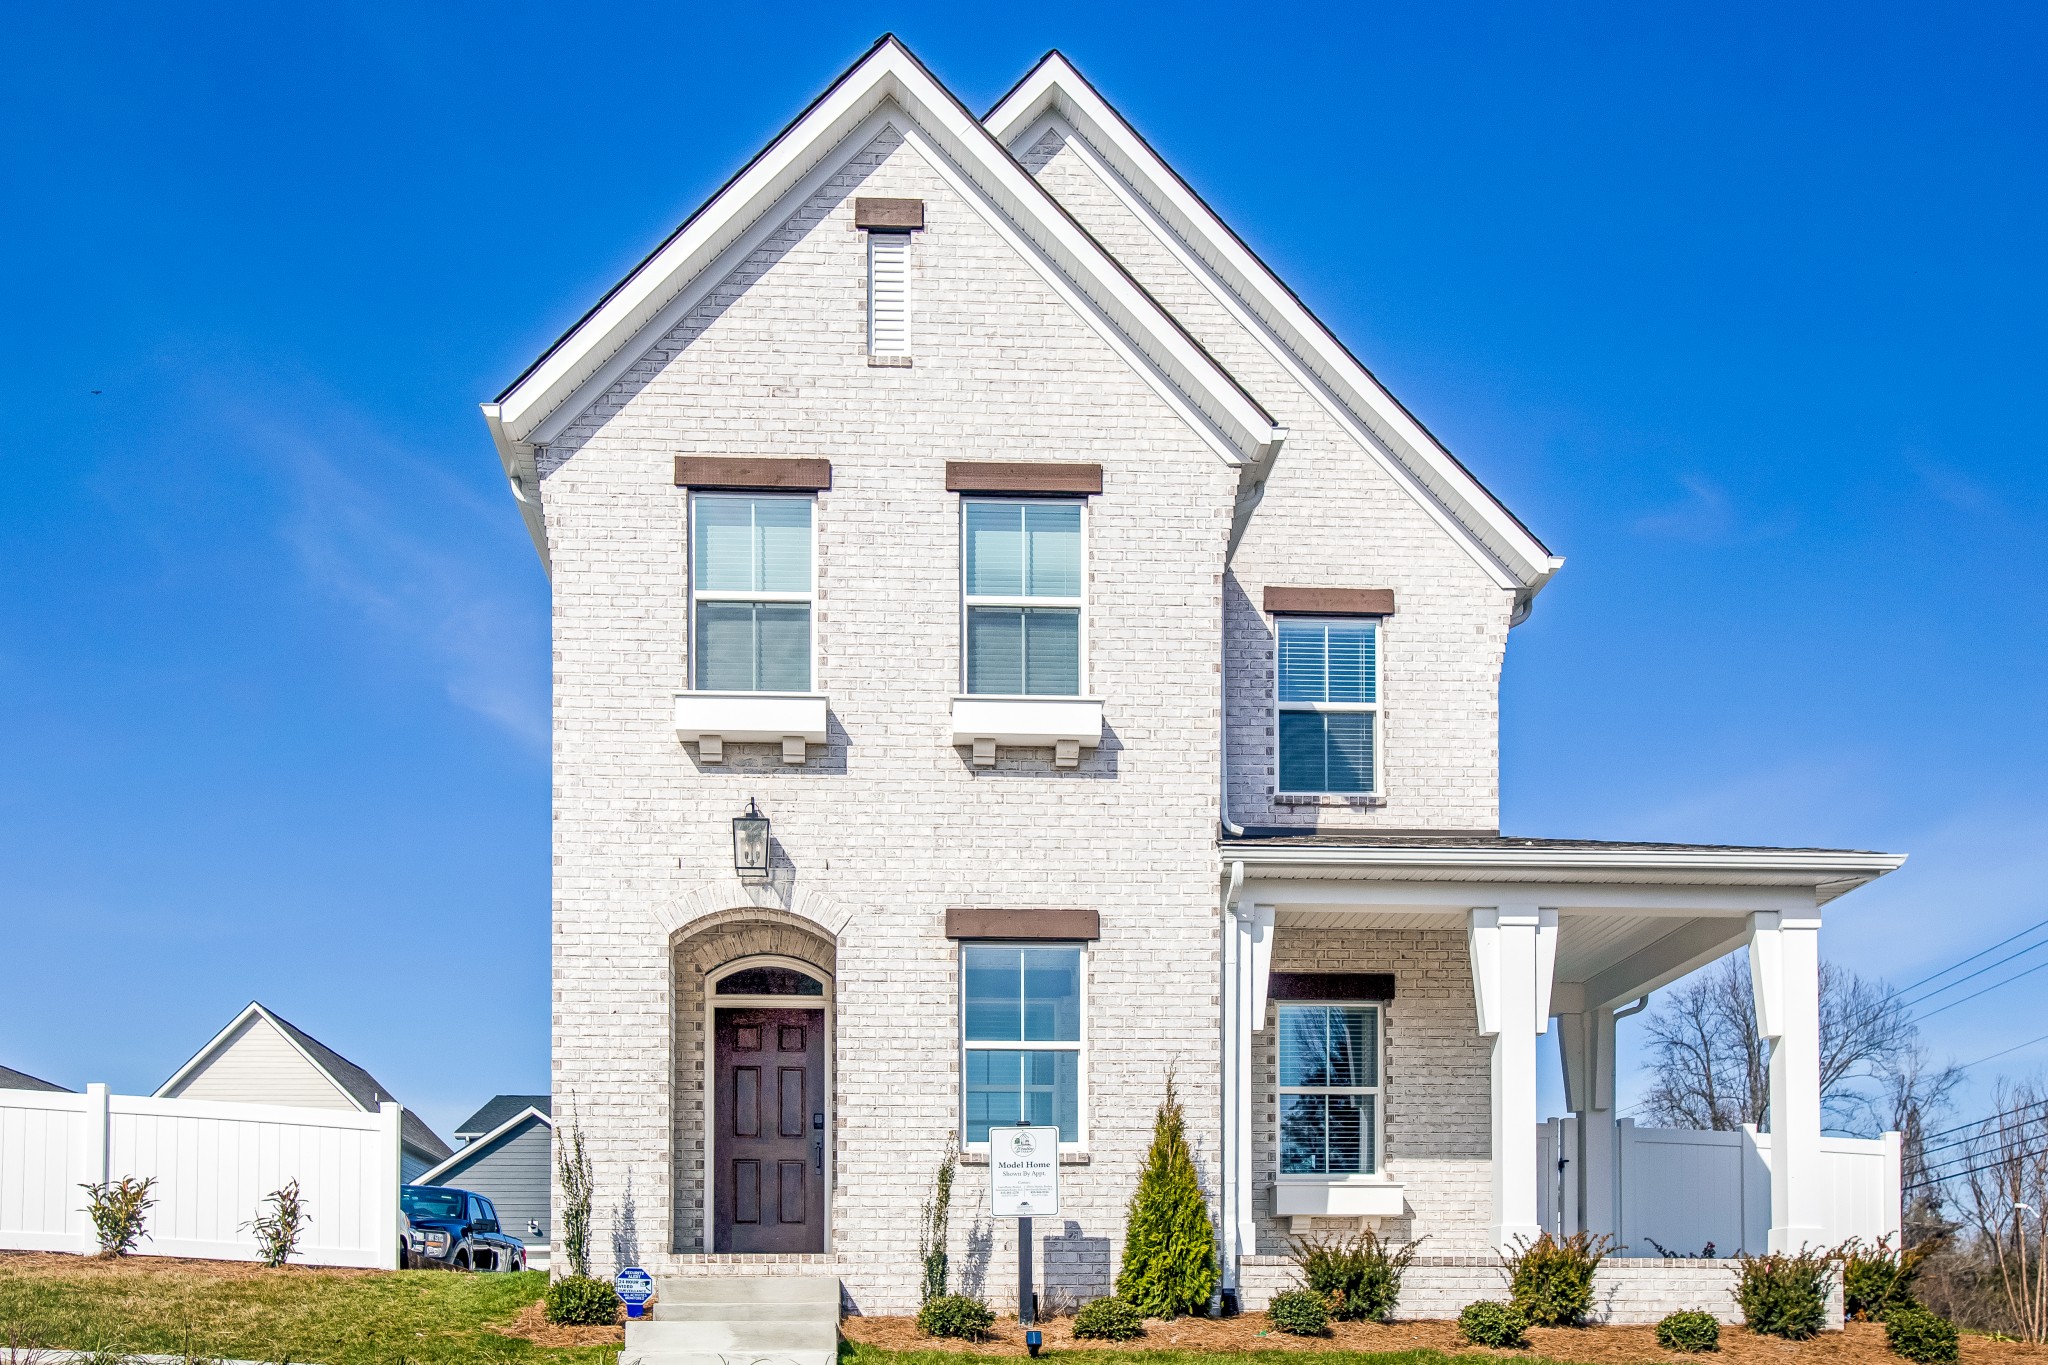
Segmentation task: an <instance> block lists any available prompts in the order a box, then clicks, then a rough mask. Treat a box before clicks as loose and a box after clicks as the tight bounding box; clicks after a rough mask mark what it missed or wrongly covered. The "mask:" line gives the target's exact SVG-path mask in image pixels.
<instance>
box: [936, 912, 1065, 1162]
mask: <svg viewBox="0 0 2048 1365" xmlns="http://www.w3.org/2000/svg"><path fill="white" fill-rule="evenodd" d="M1081 954H1082V949H1081V946H1080V945H1079V944H1059V945H1046V946H1028V947H1027V946H1012V945H1008V944H994V943H970V944H965V945H963V946H962V947H961V949H960V1025H961V1027H960V1037H961V1040H962V1047H963V1052H962V1057H961V1067H960V1072H961V1082H962V1083H961V1087H960V1090H961V1108H962V1110H963V1111H964V1112H963V1115H962V1122H961V1132H962V1133H963V1134H964V1136H965V1139H966V1141H968V1142H971V1143H972V1142H987V1141H988V1130H989V1129H990V1128H991V1127H997V1128H1001V1127H1006V1126H1008V1125H1010V1124H1014V1123H1017V1122H1018V1121H1020V1120H1023V1121H1027V1122H1029V1123H1032V1124H1034V1125H1038V1124H1042V1125H1044V1126H1046V1127H1057V1128H1058V1129H1059V1135H1060V1136H1059V1140H1060V1141H1061V1142H1063V1143H1078V1142H1080V1141H1082V1127H1081V1045H1082V1044H1081Z"/></svg>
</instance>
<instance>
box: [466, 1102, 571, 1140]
mask: <svg viewBox="0 0 2048 1365" xmlns="http://www.w3.org/2000/svg"><path fill="white" fill-rule="evenodd" d="M528 1109H538V1110H539V1111H540V1112H541V1113H543V1114H552V1113H553V1112H554V1096H552V1095H493V1096H492V1097H491V1098H490V1099H488V1100H486V1101H484V1107H483V1108H481V1109H479V1110H477V1111H476V1112H475V1113H474V1114H471V1115H470V1116H469V1117H468V1118H466V1119H464V1120H463V1121H462V1122H461V1123H459V1124H457V1125H456V1126H455V1136H457V1137H459V1138H477V1137H482V1136H483V1135H484V1134H485V1133H488V1132H490V1131H491V1130H492V1129H493V1128H496V1127H497V1126H498V1125H499V1124H501V1123H503V1122H504V1121H505V1120H506V1119H508V1118H510V1117H512V1116H513V1115H514V1114H519V1113H524V1112H525V1111H526V1110H528Z"/></svg>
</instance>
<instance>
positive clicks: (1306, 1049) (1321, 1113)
mask: <svg viewBox="0 0 2048 1365" xmlns="http://www.w3.org/2000/svg"><path fill="white" fill-rule="evenodd" d="M1278 1046H1279V1049H1280V1174H1281V1175H1284V1176H1286V1175H1333V1176H1342V1175H1373V1174H1376V1173H1377V1172H1378V1170H1379V1158H1380V1142H1379V1130H1380V1010H1379V1006H1377V1005H1331V1004H1323V1003H1321V1002H1317V1003H1314V1004H1283V1005H1281V1006H1280V1029H1279V1034H1278Z"/></svg>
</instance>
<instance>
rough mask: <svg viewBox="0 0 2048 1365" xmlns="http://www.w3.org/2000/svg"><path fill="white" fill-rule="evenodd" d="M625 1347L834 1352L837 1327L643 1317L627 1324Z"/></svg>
mask: <svg viewBox="0 0 2048 1365" xmlns="http://www.w3.org/2000/svg"><path fill="white" fill-rule="evenodd" d="M626 1344H627V1345H628V1346H638V1347H640V1348H641V1349H643V1350H646V1351H652V1352H659V1353H661V1354H664V1355H665V1354H668V1353H669V1352H674V1351H696V1352H700V1353H702V1352H709V1353H711V1354H714V1355H742V1354H744V1355H772V1354H775V1353H777V1352H782V1351H833V1350H837V1349H838V1348H839V1328H838V1325H837V1324H834V1323H819V1322H667V1321H663V1320H661V1319H659V1318H656V1319H655V1320H654V1321H652V1322H649V1321H648V1320H646V1319H645V1318H642V1319H640V1320H639V1321H637V1322H628V1323H627V1324H626Z"/></svg>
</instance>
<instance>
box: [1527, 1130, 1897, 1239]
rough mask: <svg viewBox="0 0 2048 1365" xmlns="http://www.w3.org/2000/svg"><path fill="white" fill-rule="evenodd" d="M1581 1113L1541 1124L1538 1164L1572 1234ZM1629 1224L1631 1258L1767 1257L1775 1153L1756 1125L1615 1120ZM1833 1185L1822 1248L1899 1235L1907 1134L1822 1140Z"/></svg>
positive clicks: (1548, 1201)
mask: <svg viewBox="0 0 2048 1365" xmlns="http://www.w3.org/2000/svg"><path fill="white" fill-rule="evenodd" d="M1577 1122H1578V1120H1576V1119H1573V1118H1563V1119H1552V1120H1551V1121H1550V1122H1549V1123H1546V1124H1543V1125H1541V1127H1540V1128H1539V1129H1538V1140H1537V1161H1538V1163H1539V1167H1538V1169H1539V1172H1540V1183H1539V1185H1538V1188H1539V1189H1540V1190H1541V1191H1542V1194H1543V1207H1542V1218H1543V1226H1544V1227H1546V1228H1551V1229H1559V1228H1562V1230H1564V1231H1566V1232H1570V1231H1573V1230H1575V1229H1576V1228H1577V1226H1578V1210H1577V1208H1576V1207H1575V1204H1576V1200H1575V1199H1574V1192H1573V1190H1572V1189H1571V1183H1572V1182H1571V1181H1570V1180H1569V1179H1568V1178H1567V1177H1568V1174H1569V1173H1568V1172H1567V1171H1560V1170H1559V1168H1558V1164H1557V1155H1558V1150H1559V1143H1560V1142H1561V1143H1562V1144H1563V1148H1564V1150H1565V1151H1566V1152H1570V1151H1572V1150H1573V1149H1574V1148H1575V1147H1576V1145H1577V1144H1576V1142H1575V1141H1574V1134H1573V1132H1572V1127H1571V1125H1574V1124H1576V1123H1577ZM1615 1142H1616V1149H1617V1150H1616V1153H1615V1159H1616V1167H1617V1171H1618V1175H1617V1180H1618V1183H1619V1186H1620V1188H1619V1190H1618V1192H1617V1193H1618V1195H1619V1204H1618V1207H1619V1209H1620V1214H1621V1216H1620V1223H1621V1227H1620V1231H1619V1235H1618V1237H1617V1238H1616V1240H1617V1241H1618V1242H1620V1243H1621V1244H1622V1246H1623V1247H1624V1248H1625V1250H1623V1252H1622V1253H1621V1254H1622V1255H1625V1256H1655V1255H1658V1254H1659V1252H1658V1247H1659V1246H1662V1247H1663V1248H1664V1249H1665V1250H1668V1251H1671V1252H1673V1253H1676V1254H1678V1255H1690V1256H1697V1255H1699V1254H1700V1253H1701V1252H1702V1251H1703V1250H1705V1248H1706V1245H1707V1244H1708V1243H1709V1242H1711V1243H1713V1245H1714V1252H1715V1254H1716V1255H1718V1256H1733V1255H1735V1254H1737V1253H1738V1252H1748V1253H1750V1254H1751V1255H1760V1254H1762V1253H1763V1252H1764V1251H1765V1250H1766V1248H1767V1246H1768V1243H1769V1239H1770V1229H1771V1150H1770V1139H1769V1137H1768V1136H1760V1135H1759V1134H1758V1133H1757V1132H1756V1130H1755V1129H1752V1128H1745V1129H1743V1130H1741V1131H1740V1132H1707V1131H1702V1130H1695V1129H1689V1128H1638V1127H1636V1125H1635V1123H1634V1122H1633V1121H1632V1120H1629V1119H1623V1120H1622V1121H1621V1122H1620V1123H1619V1124H1617V1125H1616V1126H1615ZM1820 1153H1821V1178H1822V1180H1823V1181H1824V1182H1825V1183H1826V1187H1827V1193H1826V1195H1825V1196H1824V1206H1825V1209H1826V1212H1825V1214H1824V1215H1823V1219H1822V1224H1821V1227H1822V1245H1824V1246H1835V1245H1837V1244H1839V1243H1841V1242H1844V1241H1846V1240H1848V1239H1849V1238H1851V1237H1861V1238H1862V1239H1863V1240H1865V1241H1867V1242H1868V1241H1875V1240H1876V1239H1877V1238H1879V1237H1882V1236H1885V1235H1887V1234H1889V1235H1891V1236H1892V1237H1893V1238H1894V1239H1896V1238H1897V1236H1898V1233H1899V1219H1900V1202H1901V1201H1900V1189H1899V1181H1900V1173H1899V1156H1900V1152H1899V1135H1898V1134H1897V1133H1886V1134H1885V1135H1884V1136H1883V1137H1879V1138H1833V1137H1824V1138H1822V1139H1821V1141H1820Z"/></svg>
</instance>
